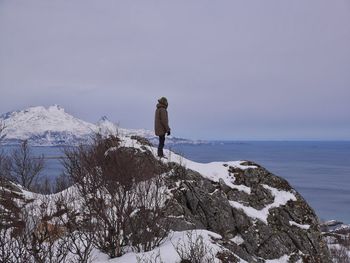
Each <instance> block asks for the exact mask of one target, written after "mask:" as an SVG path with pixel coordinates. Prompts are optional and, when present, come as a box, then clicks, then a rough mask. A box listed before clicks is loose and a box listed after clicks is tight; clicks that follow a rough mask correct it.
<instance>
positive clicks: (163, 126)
mask: <svg viewBox="0 0 350 263" xmlns="http://www.w3.org/2000/svg"><path fill="white" fill-rule="evenodd" d="M158 102H159V103H158V104H157V109H156V113H155V117H154V132H155V134H156V135H157V136H163V135H165V134H166V133H167V132H169V131H170V127H169V119H168V111H167V108H168V103H167V101H166V99H165V100H162V99H160V100H158Z"/></svg>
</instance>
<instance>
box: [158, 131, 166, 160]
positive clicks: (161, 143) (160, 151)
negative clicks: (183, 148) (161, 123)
mask: <svg viewBox="0 0 350 263" xmlns="http://www.w3.org/2000/svg"><path fill="white" fill-rule="evenodd" d="M164 142H165V134H164V135H161V136H159V144H158V156H160V157H161V156H164V153H163V148H164Z"/></svg>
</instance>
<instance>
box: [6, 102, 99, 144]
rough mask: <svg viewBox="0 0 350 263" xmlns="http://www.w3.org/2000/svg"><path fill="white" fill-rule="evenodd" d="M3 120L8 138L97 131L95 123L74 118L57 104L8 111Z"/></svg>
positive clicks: (80, 133) (78, 134)
mask: <svg viewBox="0 0 350 263" xmlns="http://www.w3.org/2000/svg"><path fill="white" fill-rule="evenodd" d="M3 120H4V124H5V130H4V133H5V134H6V139H7V140H8V139H20V140H24V139H27V138H28V137H31V136H32V135H33V134H46V135H47V136H49V134H50V132H66V133H72V134H75V135H76V136H84V135H86V134H91V132H93V131H96V126H95V125H93V124H91V123H88V122H85V121H82V120H79V119H77V118H74V117H73V116H72V115H69V114H67V113H66V112H65V111H64V109H63V108H61V107H60V106H57V105H55V106H50V107H48V108H45V107H42V106H38V107H31V108H28V109H26V110H22V111H15V112H12V113H8V114H7V115H6V118H3ZM49 139H50V138H49Z"/></svg>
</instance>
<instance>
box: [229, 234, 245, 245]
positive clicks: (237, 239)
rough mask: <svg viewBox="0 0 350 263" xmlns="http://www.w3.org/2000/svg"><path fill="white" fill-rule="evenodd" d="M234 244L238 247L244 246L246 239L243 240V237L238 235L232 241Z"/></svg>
mask: <svg viewBox="0 0 350 263" xmlns="http://www.w3.org/2000/svg"><path fill="white" fill-rule="evenodd" d="M230 240H231V241H232V242H233V243H235V244H237V245H238V246H239V245H242V244H243V243H244V239H243V238H242V236H241V235H237V236H235V237H234V238H231V239H230Z"/></svg>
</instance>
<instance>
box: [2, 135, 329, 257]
mask: <svg viewBox="0 0 350 263" xmlns="http://www.w3.org/2000/svg"><path fill="white" fill-rule="evenodd" d="M90 153H93V154H94V156H93V159H91V160H90V161H89V162H88V163H89V164H91V165H92V166H88V167H87V168H86V169H87V170H86V171H90V172H89V173H86V172H84V169H85V168H84V169H83V170H82V169H81V168H79V169H76V168H77V167H74V166H73V167H72V171H73V176H75V178H78V179H77V180H76V184H75V185H74V186H72V187H71V188H69V189H67V190H65V191H63V192H61V193H58V194H55V195H49V196H43V195H38V194H33V193H30V192H27V191H25V190H24V189H23V188H21V187H20V186H15V185H13V184H11V183H9V182H7V183H6V184H4V183H3V185H2V188H1V189H2V197H3V198H2V202H1V206H0V208H1V209H2V210H3V213H2V214H3V215H5V214H6V213H7V214H8V215H9V216H7V217H6V218H5V221H7V222H8V224H9V225H10V226H13V229H17V231H20V230H18V229H23V228H24V229H26V227H25V226H23V222H22V221H21V219H20V218H21V216H20V214H21V213H22V212H23V211H26V218H27V219H25V220H26V221H28V219H30V218H36V220H34V221H33V222H36V225H37V226H40V227H39V229H41V227H42V225H43V224H44V226H45V227H46V228H47V229H50V228H53V226H57V225H58V228H57V229H58V230H57V231H58V232H59V233H60V234H59V235H58V236H57V237H56V238H58V239H55V241H54V242H53V243H54V244H57V242H60V240H61V239H63V237H65V235H66V234H67V235H68V233H70V232H69V229H70V225H71V224H73V222H75V223H77V224H78V225H77V226H80V227H77V226H76V227H75V228H74V229H75V230H74V232H73V233H79V231H83V230H79V229H84V228H83V227H82V226H84V224H86V222H87V221H86V220H88V221H89V222H93V223H92V225H90V227H92V226H93V227H94V229H95V230H94V231H93V232H92V238H91V244H92V250H91V253H90V257H91V258H92V259H93V260H92V262H96V263H97V262H100V263H102V262H106V263H107V262H113V263H121V262H130V263H132V262H135V263H136V262H166V263H178V262H180V261H181V256H180V255H182V259H184V258H186V257H187V259H188V257H189V254H191V253H189V254H188V253H187V252H188V250H191V249H194V251H197V252H196V253H199V254H200V256H201V257H202V259H201V261H198V262H249V263H251V262H262V263H264V262H265V263H273V262H281V263H283V262H285V263H287V262H290V263H296V262H305V263H306V262H315V263H316V262H319V263H323V262H331V259H330V255H329V251H328V248H327V246H326V243H325V241H324V240H323V237H322V235H321V231H320V225H319V221H318V219H317V217H316V215H315V213H314V211H313V209H312V208H311V207H310V206H309V205H308V204H307V203H306V201H305V200H304V199H303V198H302V196H301V195H300V194H299V193H298V192H297V191H296V190H295V189H293V188H292V187H291V186H290V185H289V184H288V182H287V181H286V180H284V179H283V178H281V177H278V176H275V175H273V174H271V173H270V172H269V171H267V170H266V169H265V168H263V167H261V166H259V165H258V164H255V163H252V162H249V161H232V162H214V163H208V164H202V163H196V162H193V161H191V160H187V159H184V158H183V157H181V156H179V155H176V154H174V153H173V152H171V151H168V150H167V151H166V156H167V157H168V159H162V160H159V159H158V158H156V157H155V153H156V149H155V148H153V147H151V146H149V145H147V144H144V141H143V140H139V139H136V140H134V139H131V138H130V137H123V136H122V137H120V138H119V139H116V140H107V141H104V142H103V143H102V144H101V143H98V144H96V150H93V151H92V152H90ZM88 155H89V156H91V155H90V154H88ZM85 156H87V155H85ZM73 159H74V158H73ZM77 160H78V159H77ZM73 163H74V162H73ZM89 164H88V165H89ZM96 165H97V166H96ZM79 167H80V166H79ZM94 167H100V168H99V169H97V170H96V169H95V168H94ZM103 167H106V168H103ZM74 169H76V170H75V172H74ZM133 173H136V176H135V177H132V174H133ZM118 174H119V175H118ZM157 174H158V175H159V176H157ZM79 175H80V176H82V177H79ZM115 176H119V177H117V178H115ZM120 176H121V177H120ZM125 176H127V177H130V178H131V179H132V178H134V179H132V180H129V179H130V178H127V177H125ZM79 178H80V179H79ZM98 178H101V180H102V179H103V178H104V179H103V180H102V181H99V182H100V183H98V185H99V186H96V182H95V180H96V179H98ZM118 178H119V179H118ZM154 178H158V179H154ZM98 180H100V179H98ZM125 180H126V181H125ZM115 183H117V184H116V185H115ZM101 184H102V185H101ZM93 185H95V186H94V187H92V186H93ZM112 185H114V186H112ZM118 185H119V186H118ZM123 185H124V186H125V188H122V189H124V190H123V191H121V192H120V191H119V189H121V188H120V187H121V186H123ZM96 187H97V188H96ZM145 187H146V188H145ZM145 189H148V190H145ZM154 189H156V190H157V191H156V192H155V191H154ZM140 190H141V192H138V191H140ZM83 193H84V194H83ZM121 196H122V197H123V200H124V201H123V202H120V200H121V199H120V198H121ZM131 196H134V197H132V198H131ZM124 198H126V199H124ZM129 198H131V199H129ZM139 198H140V199H139ZM97 200H98V205H97V206H95V205H94V203H95V201H97ZM127 200H129V201H127ZM96 204H97V203H96ZM11 207H12V208H11ZM155 208H157V209H158V210H154V209H155ZM43 209H44V210H43ZM120 209H121V210H120ZM4 211H5V212H6V213H4ZM11 211H12V212H11ZM113 211H120V212H118V213H116V212H113ZM126 211H129V212H127V214H125V213H126ZM104 212H106V214H104ZM100 213H102V214H103V215H104V216H102V217H101V216H97V215H99V214H100ZM114 213H116V214H114ZM40 214H42V215H43V216H42V219H40V220H39V221H38V220H37V218H38V217H39V218H40V216H38V215H40ZM10 215H12V216H10ZM122 215H123V216H122ZM115 216H116V217H115ZM22 218H23V217H22ZM84 218H85V219H84ZM113 218H114V219H116V221H113V220H112V219H113ZM118 218H119V219H120V218H122V219H123V220H128V221H125V222H124V221H123V220H122V222H121V224H120V225H119V223H120V222H119V221H118ZM3 220H4V219H3ZM22 220H23V219H22ZM91 220H92V221H91ZM11 221H13V222H12V223H10V222H11ZM29 221H30V220H29ZM3 222H4V221H3ZM21 222H22V223H21ZM79 222H80V223H79ZM83 222H84V223H83ZM96 222H99V223H98V224H97V225H96ZM111 222H114V223H113V224H112V225H114V224H115V225H116V226H124V227H122V228H121V229H123V231H121V232H119V231H117V230H113V229H114V227H112V228H111V225H110V224H111ZM118 222H119V223H118ZM107 223H108V224H107ZM81 224H83V225H81ZM49 226H50V227H49ZM27 227H28V226H27ZM46 228H45V229H46ZM35 229H38V228H37V227H34V231H37V230H35ZM54 229H55V228H54ZM88 229H90V228H88ZM117 229H118V228H117ZM67 231H68V232H67ZM76 231H78V232H76ZM85 231H86V230H85ZM115 231H117V232H115ZM135 231H136V232H135ZM47 232H48V233H50V231H47ZM34 233H35V232H34ZM54 233H56V232H54ZM84 233H85V234H86V232H84ZM113 233H114V234H113ZM110 234H112V236H114V237H119V238H117V239H110V238H112V236H110ZM74 235H75V234H74ZM85 238H86V236H85ZM145 238H146V239H145ZM97 240H100V241H101V240H104V242H102V243H101V242H97ZM113 240H114V241H113ZM158 241H159V242H158ZM110 242H112V243H110ZM114 242H117V243H118V244H121V245H118V246H115V247H114V249H112V251H111V250H110V249H109V246H107V244H116V243H114ZM140 244H148V245H150V246H141V245H140ZM152 244H153V245H152ZM80 245H83V244H80ZM112 247H113V246H112ZM147 247H148V248H147ZM115 249H117V250H115ZM116 251H117V252H116ZM144 251H148V252H146V253H144ZM179 251H180V252H181V251H182V254H181V253H179ZM186 251H187V252H186ZM203 251H204V252H203ZM111 255H114V256H113V257H115V258H113V259H110V256H111ZM66 257H67V258H71V259H73V258H74V254H72V252H68V254H67V255H66ZM160 259H162V261H160ZM206 260H207V261H206ZM73 262H78V261H73ZM183 262H189V261H183Z"/></svg>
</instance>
